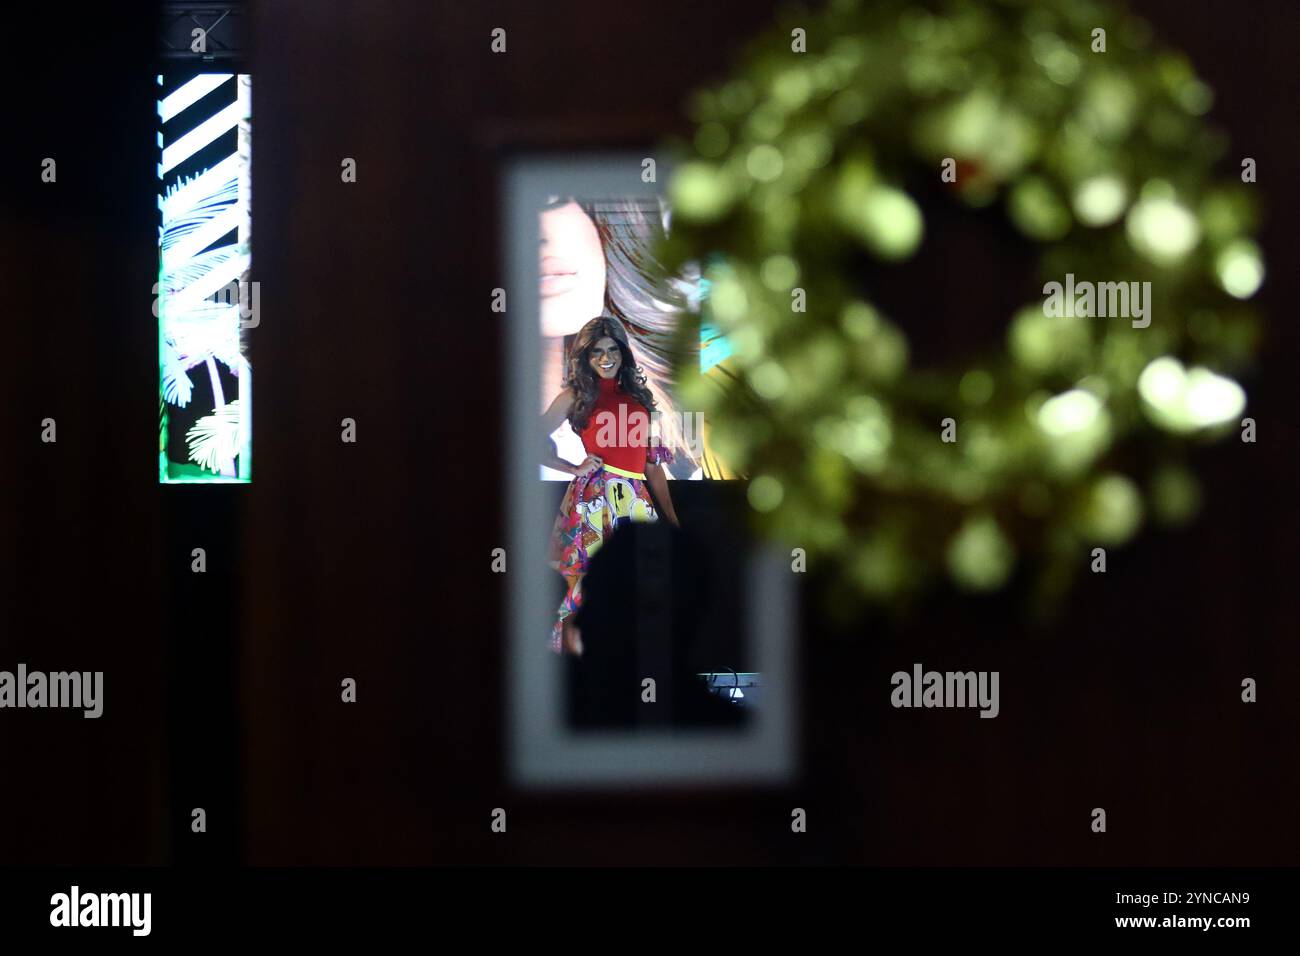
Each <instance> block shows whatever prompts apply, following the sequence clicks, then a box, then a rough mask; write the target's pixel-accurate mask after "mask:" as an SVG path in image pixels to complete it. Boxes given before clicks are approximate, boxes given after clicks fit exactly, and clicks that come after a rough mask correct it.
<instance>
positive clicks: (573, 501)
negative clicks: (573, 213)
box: [542, 316, 677, 654]
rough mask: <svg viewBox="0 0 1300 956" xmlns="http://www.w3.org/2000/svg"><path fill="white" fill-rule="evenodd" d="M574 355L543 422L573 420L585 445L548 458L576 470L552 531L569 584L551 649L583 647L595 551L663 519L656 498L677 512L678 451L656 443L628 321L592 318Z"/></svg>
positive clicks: (556, 561) (554, 562) (547, 428)
mask: <svg viewBox="0 0 1300 956" xmlns="http://www.w3.org/2000/svg"><path fill="white" fill-rule="evenodd" d="M570 355H571V358H570V360H569V365H568V372H567V374H566V376H565V379H564V388H563V389H562V390H561V391H560V393H559V394H558V395H556V396H555V400H554V401H552V402H551V404H550V407H549V408H547V410H546V414H545V415H543V416H542V427H543V431H544V433H545V434H546V435H547V436H549V435H550V434H551V433H552V432H553V431H554V430H555V429H556V428H557V427H558V426H559V425H560V423H561V422H562V421H567V422H568V423H569V426H570V427H571V428H572V429H573V431H574V433H575V434H576V435H578V436H579V438H580V439H581V441H582V445H583V448H584V450H585V452H586V457H585V458H584V459H583V461H582V463H581V464H578V465H575V464H574V463H572V462H570V461H567V460H566V459H564V458H563V457H561V456H560V455H559V454H558V453H557V452H556V451H555V448H554V445H553V444H552V446H551V452H550V454H549V455H548V456H547V457H546V464H547V465H549V466H550V467H552V468H554V469H556V470H557V471H561V472H565V473H567V474H571V475H573V480H572V481H571V482H570V483H569V488H568V490H567V491H566V492H565V495H564V500H563V502H561V504H560V513H559V515H558V516H557V517H556V519H555V526H554V528H553V530H552V533H551V549H550V561H551V567H553V568H554V569H555V570H556V571H558V572H559V573H560V574H561V575H562V576H563V577H564V581H565V585H566V591H565V595H564V600H563V601H562V602H561V604H560V611H559V615H558V617H557V620H556V622H555V626H554V627H553V628H552V631H551V649H552V650H554V651H560V650H563V651H565V652H567V653H570V654H581V653H582V638H581V636H580V635H579V633H578V630H577V628H576V627H574V625H573V622H572V620H571V616H572V614H573V613H574V612H575V611H576V610H577V609H578V607H579V606H580V605H581V603H582V579H583V577H584V576H585V575H586V573H587V567H588V563H589V561H590V559H591V558H592V556H594V555H595V553H596V552H597V551H598V550H599V549H600V547H601V545H602V544H603V543H604V541H605V539H606V538H607V537H608V536H609V535H610V534H611V533H613V531H614V530H615V529H616V528H618V527H620V526H622V525H625V524H628V523H630V522H634V521H641V522H644V521H656V520H658V512H657V511H656V509H655V504H656V502H657V503H658V505H659V510H661V511H662V512H663V513H664V514H665V515H667V517H668V520H669V521H670V522H672V523H673V524H674V525H676V524H677V514H676V512H675V511H674V510H673V503H672V498H671V497H670V496H669V492H668V481H667V479H666V476H665V475H664V470H663V464H664V463H665V462H668V461H671V460H672V455H671V453H670V452H669V451H668V450H667V449H665V448H664V447H663V446H661V445H657V444H656V445H653V446H651V445H650V444H649V438H650V412H651V410H653V409H654V407H655V400H654V397H653V396H652V395H651V394H650V391H649V389H648V388H647V387H646V383H645V373H644V372H643V371H641V369H640V368H639V367H638V366H637V363H636V357H635V356H634V354H633V352H632V346H631V344H630V343H629V342H628V338H627V331H626V329H624V328H623V324H622V323H621V322H619V321H618V319H614V318H611V317H609V316H602V317H600V318H596V319H592V320H591V321H590V322H588V323H586V324H585V325H584V326H583V327H582V328H581V329H580V330H579V331H578V334H577V336H576V338H575V340H574V343H573V347H572V349H571V351H570ZM611 426H612V427H611ZM647 482H648V485H647ZM652 491H653V494H652Z"/></svg>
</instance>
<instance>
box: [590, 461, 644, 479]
mask: <svg viewBox="0 0 1300 956" xmlns="http://www.w3.org/2000/svg"><path fill="white" fill-rule="evenodd" d="M600 467H602V468H604V469H605V470H606V471H612V472H613V473H614V474H616V475H622V476H623V477H624V478H635V479H637V481H645V475H643V474H641V473H640V472H639V471H626V470H624V469H622V468H615V467H614V466H613V465H601V466H600Z"/></svg>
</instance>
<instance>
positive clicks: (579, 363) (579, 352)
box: [564, 315, 655, 434]
mask: <svg viewBox="0 0 1300 956" xmlns="http://www.w3.org/2000/svg"><path fill="white" fill-rule="evenodd" d="M606 336H609V338H611V339H613V340H614V342H615V343H616V344H617V345H618V350H619V352H620V353H621V357H622V363H621V364H620V365H619V368H618V387H619V390H620V391H622V392H623V393H624V394H626V395H627V396H628V397H630V398H633V399H636V400H637V401H638V402H640V403H641V404H642V405H644V406H645V407H646V411H648V412H652V411H654V408H655V398H654V395H652V394H651V392H650V388H649V386H647V385H646V376H645V372H643V371H642V370H641V366H639V365H637V364H636V357H635V356H634V355H633V354H632V346H631V344H630V343H629V342H628V340H627V329H626V328H624V327H623V323H622V322H620V321H619V320H618V319H616V318H613V317H612V316H608V315H602V316H598V317H597V318H594V319H592V320H591V321H590V322H588V323H587V324H586V325H584V326H583V327H582V328H580V329H579V330H578V332H577V334H576V335H575V336H574V337H573V345H572V346H570V348H569V368H568V371H567V374H566V375H565V377H564V384H565V386H566V387H568V388H571V389H572V390H573V407H572V408H571V409H570V410H569V425H570V427H572V428H573V430H574V431H575V432H578V433H579V434H581V432H582V430H583V429H584V428H586V427H587V423H588V422H589V421H590V420H591V412H592V409H594V408H595V407H596V397H597V396H598V395H599V394H600V376H599V375H597V374H596V370H595V369H593V368H592V367H591V361H590V359H591V349H592V347H593V346H594V345H595V344H596V343H597V342H599V341H600V340H601V339H603V338H605V337H606Z"/></svg>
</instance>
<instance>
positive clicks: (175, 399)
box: [154, 71, 259, 484]
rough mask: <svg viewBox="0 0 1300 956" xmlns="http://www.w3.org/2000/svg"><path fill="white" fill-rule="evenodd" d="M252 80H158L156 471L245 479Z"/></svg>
mask: <svg viewBox="0 0 1300 956" xmlns="http://www.w3.org/2000/svg"><path fill="white" fill-rule="evenodd" d="M250 103H251V81H250V78H249V77H248V76H247V75H244V74H234V73H198V74H196V73H194V72H192V71H191V72H187V73H184V74H179V73H178V74H172V75H160V76H158V146H159V149H160V155H159V163H158V178H159V193H158V210H159V227H158V284H157V286H156V287H155V290H154V292H155V298H154V311H155V313H156V315H157V316H158V385H159V426H158V477H159V481H161V482H163V483H167V484H176V483H191V482H206V483H214V482H215V483H221V482H227V483H230V482H233V483H242V482H247V481H249V480H250V478H251V476H252V451H253V434H252V412H253V408H252V397H253V375H252V367H251V366H250V364H249V361H248V357H247V341H246V340H247V331H248V330H249V329H251V328H254V327H255V326H256V325H257V323H258V298H259V297H258V290H257V287H256V285H253V284H251V283H250V282H249V277H248V276H249V265H250V261H251V259H250V241H251V230H250V214H249V199H250V192H251V190H250V184H249V168H250V158H251V152H250V151H251V133H250V128H249V115H250Z"/></svg>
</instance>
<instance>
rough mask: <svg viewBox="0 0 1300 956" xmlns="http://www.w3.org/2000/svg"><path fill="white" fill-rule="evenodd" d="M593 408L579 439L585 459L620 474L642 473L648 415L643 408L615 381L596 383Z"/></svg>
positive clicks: (648, 439) (648, 442)
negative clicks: (594, 459) (593, 459)
mask: <svg viewBox="0 0 1300 956" xmlns="http://www.w3.org/2000/svg"><path fill="white" fill-rule="evenodd" d="M598 384H599V386H600V391H599V392H598V393H597V395H596V405H595V407H594V408H593V409H592V411H591V418H589V419H587V427H586V428H584V429H583V430H582V434H581V435H580V436H579V437H581V438H582V447H583V448H585V449H587V454H588V455H597V456H599V457H600V458H602V459H603V460H604V462H605V464H607V465H613V466H614V467H615V468H619V469H621V470H623V471H631V472H635V473H636V474H638V475H641V474H644V473H645V463H646V452H647V449H648V448H649V445H650V413H649V411H648V410H647V409H646V407H645V406H644V405H642V404H641V403H640V402H638V401H637V400H636V399H635V398H633V397H632V396H631V395H628V394H627V393H626V392H623V391H621V390H620V389H619V387H618V380H617V379H612V378H602V379H599V380H598Z"/></svg>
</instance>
